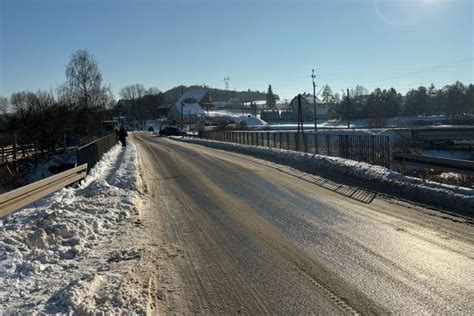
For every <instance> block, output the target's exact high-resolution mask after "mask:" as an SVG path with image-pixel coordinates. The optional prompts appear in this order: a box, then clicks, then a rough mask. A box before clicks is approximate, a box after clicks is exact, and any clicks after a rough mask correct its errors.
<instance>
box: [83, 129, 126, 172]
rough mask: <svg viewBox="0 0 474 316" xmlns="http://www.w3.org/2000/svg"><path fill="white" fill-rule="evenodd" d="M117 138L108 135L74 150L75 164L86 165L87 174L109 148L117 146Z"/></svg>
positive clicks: (113, 135)
mask: <svg viewBox="0 0 474 316" xmlns="http://www.w3.org/2000/svg"><path fill="white" fill-rule="evenodd" d="M117 142H118V138H117V135H115V134H110V135H108V136H104V137H102V138H99V139H98V140H96V141H93V142H91V143H89V144H87V145H84V146H81V147H79V148H77V149H76V155H77V156H76V157H77V164H83V163H87V172H89V170H90V169H92V168H93V167H94V166H95V164H96V163H97V162H98V161H99V160H100V158H102V155H103V154H104V153H106V152H107V151H108V150H109V149H110V148H112V147H113V146H114V145H115V144H117Z"/></svg>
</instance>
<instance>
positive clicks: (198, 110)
mask: <svg viewBox="0 0 474 316" xmlns="http://www.w3.org/2000/svg"><path fill="white" fill-rule="evenodd" d="M211 107H212V99H211V97H210V95H209V91H207V90H206V89H196V90H190V91H187V92H186V93H184V94H183V95H182V96H181V97H180V98H179V99H178V101H176V103H175V104H173V105H172V106H171V108H170V109H169V111H168V118H169V119H172V120H177V121H180V120H181V118H182V119H183V120H184V122H191V123H194V122H197V121H198V117H202V116H204V114H205V112H204V110H203V109H207V110H208V109H210V108H211Z"/></svg>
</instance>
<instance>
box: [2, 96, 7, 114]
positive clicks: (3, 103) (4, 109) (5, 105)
mask: <svg viewBox="0 0 474 316" xmlns="http://www.w3.org/2000/svg"><path fill="white" fill-rule="evenodd" d="M7 112H8V98H5V97H2V96H0V115H6V114H7Z"/></svg>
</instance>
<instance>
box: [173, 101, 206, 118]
mask: <svg viewBox="0 0 474 316" xmlns="http://www.w3.org/2000/svg"><path fill="white" fill-rule="evenodd" d="M175 108H176V110H177V111H178V112H179V113H181V104H178V103H176V104H175ZM189 114H191V115H204V110H203V109H202V108H201V106H200V105H199V104H197V103H183V115H189Z"/></svg>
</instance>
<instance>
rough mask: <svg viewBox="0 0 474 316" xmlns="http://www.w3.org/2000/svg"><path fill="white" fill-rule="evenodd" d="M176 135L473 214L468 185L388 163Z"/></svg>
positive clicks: (472, 196) (472, 195)
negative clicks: (415, 175)
mask: <svg viewBox="0 0 474 316" xmlns="http://www.w3.org/2000/svg"><path fill="white" fill-rule="evenodd" d="M173 138H174V139H176V140H180V141H184V142H188V143H194V144H199V145H204V146H208V147H212V148H216V149H221V150H227V151H233V152H237V153H241V154H246V155H250V156H254V157H257V158H261V159H265V160H268V161H271V162H275V163H279V164H283V165H288V166H290V167H293V168H295V169H298V170H301V171H304V172H308V173H313V174H319V175H322V176H327V177H332V178H336V179H338V180H339V181H346V182H347V181H350V182H352V183H351V184H352V185H354V186H359V187H364V188H367V189H370V190H374V191H377V192H381V193H386V194H389V195H392V196H398V197H401V198H405V199H410V200H413V201H415V202H420V203H424V204H427V205H430V206H434V207H443V208H448V209H449V210H450V211H452V212H455V213H458V214H460V215H464V216H469V217H474V190H472V189H469V188H463V187H456V186H452V185H446V184H440V183H437V182H433V181H428V180H423V179H419V178H413V177H408V176H404V175H401V174H399V173H397V172H395V171H393V170H390V169H388V168H385V167H381V166H375V165H371V164H368V163H365V162H358V161H354V160H349V159H343V158H337V157H329V156H322V155H315V154H311V153H302V152H296V151H291V150H284V149H275V148H268V147H257V146H249V145H242V144H233V143H225V142H219V141H212V140H206V139H195V138H184V137H173Z"/></svg>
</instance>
